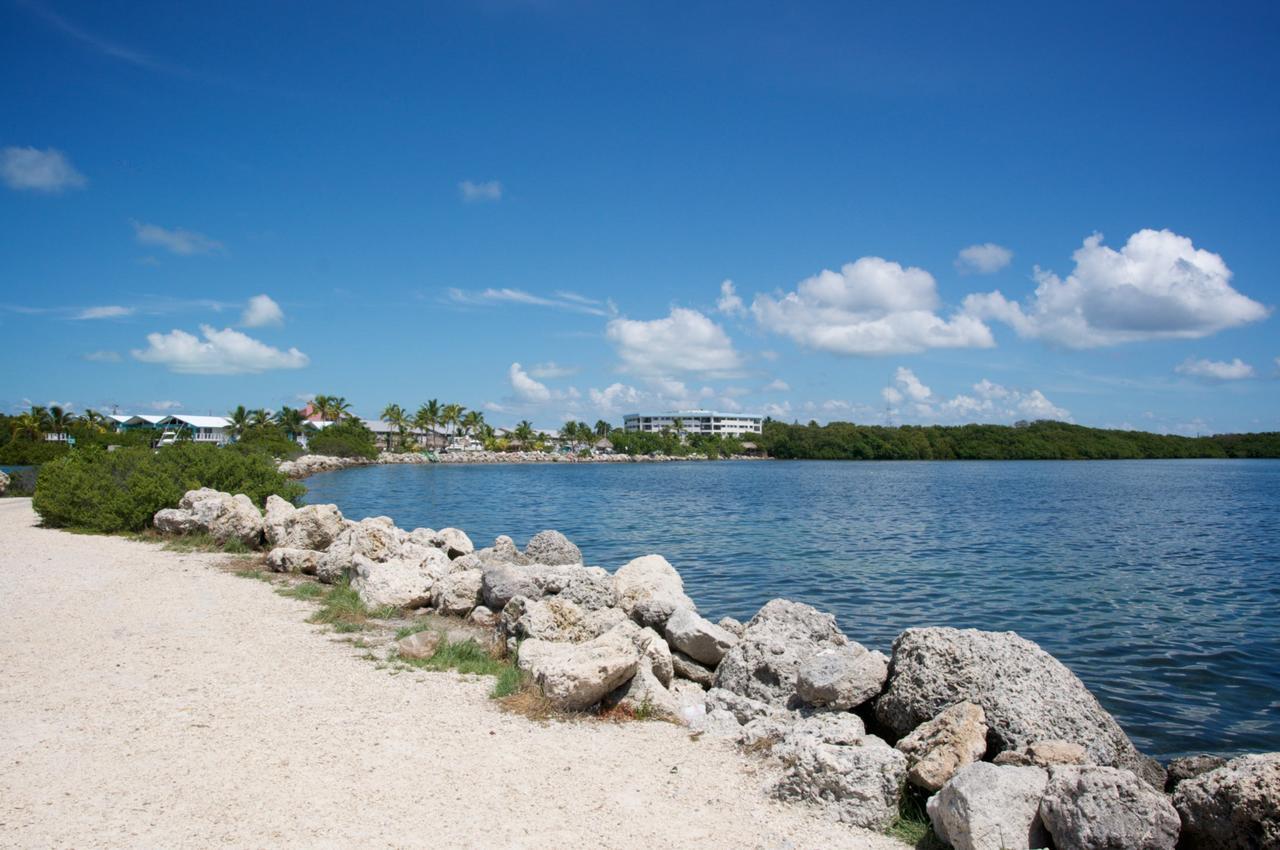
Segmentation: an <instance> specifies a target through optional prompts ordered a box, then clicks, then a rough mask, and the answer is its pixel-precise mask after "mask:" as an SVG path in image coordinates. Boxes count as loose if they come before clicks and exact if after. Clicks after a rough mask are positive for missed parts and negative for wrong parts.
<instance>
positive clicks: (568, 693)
mask: <svg viewBox="0 0 1280 850" xmlns="http://www.w3.org/2000/svg"><path fill="white" fill-rule="evenodd" d="M517 663H518V665H519V667H520V669H521V670H523V671H524V672H526V673H527V674H529V676H530V677H531V678H532V679H533V681H534V682H535V683H536V684H537V685H538V687H539V688H541V689H542V693H543V694H544V695H545V696H546V697H547V699H548V700H549V701H550V702H551V703H552V704H553V705H555V706H556V707H558V708H562V709H565V710H569V711H577V710H583V709H586V708H590V707H591V706H593V705H595V704H596V703H598V702H600V700H601V699H603V698H604V697H605V696H606V695H608V694H609V693H610V692H611V691H613V690H615V689H617V688H618V686H619V685H622V684H623V683H624V682H626V681H627V680H629V679H631V678H632V677H633V676H635V674H636V671H637V670H638V669H639V667H640V652H639V650H637V649H636V647H635V644H634V643H633V642H632V641H631V639H630V638H629V637H628V636H626V635H624V634H620V633H618V632H614V631H609V632H606V633H605V634H603V635H601V636H600V637H597V638H595V639H593V640H590V641H587V642H586V643H557V642H554V641H546V640H540V639H538V638H533V639H531V640H526V641H525V642H524V643H522V644H520V650H519V657H518V659H517Z"/></svg>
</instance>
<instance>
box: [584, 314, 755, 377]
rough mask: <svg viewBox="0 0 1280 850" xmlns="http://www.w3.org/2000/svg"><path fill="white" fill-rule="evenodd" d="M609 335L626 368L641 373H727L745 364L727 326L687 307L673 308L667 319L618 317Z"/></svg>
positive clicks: (606, 329)
mask: <svg viewBox="0 0 1280 850" xmlns="http://www.w3.org/2000/svg"><path fill="white" fill-rule="evenodd" d="M605 336H606V337H607V338H608V339H609V341H610V342H612V343H613V344H614V346H615V347H616V348H617V351H618V356H619V357H620V358H622V364H623V367H624V368H625V369H627V370H629V371H631V372H634V373H636V374H639V375H648V376H655V377H656V376H665V375H671V374H675V373H680V372H695V373H702V374H708V375H717V374H720V375H727V374H731V373H733V372H734V371H736V370H737V369H738V367H739V366H740V365H741V358H740V357H739V356H738V352H737V351H735V350H734V348H733V342H732V341H730V339H729V335H728V334H726V333H725V332H724V328H722V327H720V326H719V325H717V324H716V323H715V322H713V321H711V319H709V318H707V317H706V316H705V315H703V314H702V313H700V312H698V311H697V310H690V309H688V308H685V307H673V308H671V313H670V315H668V316H667V317H666V318H665V319H654V320H653V321H649V322H644V321H638V320H635V319H614V320H612V321H611V322H609V324H608V326H607V327H606V328H605Z"/></svg>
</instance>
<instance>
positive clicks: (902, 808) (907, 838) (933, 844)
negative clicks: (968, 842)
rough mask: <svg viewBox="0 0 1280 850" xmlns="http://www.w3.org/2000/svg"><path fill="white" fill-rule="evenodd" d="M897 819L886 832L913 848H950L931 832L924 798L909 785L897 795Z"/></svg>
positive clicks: (943, 849)
mask: <svg viewBox="0 0 1280 850" xmlns="http://www.w3.org/2000/svg"><path fill="white" fill-rule="evenodd" d="M899 801H900V802H899V803H898V819H897V820H895V821H894V822H893V825H892V826H890V827H889V828H888V829H887V830H885V832H886V833H888V835H889V836H890V837H891V838H896V839H898V840H899V841H902V842H905V843H906V844H909V845H910V846H911V847H913V848H915V850H951V845H950V844H947V843H945V842H943V841H942V839H940V838H938V836H936V835H934V833H933V825H932V824H931V823H930V822H929V815H928V813H927V812H925V808H924V798H923V797H922V796H921V795H920V794H919V793H918V792H917V791H916V790H915V789H914V788H912V787H911V786H909V785H904V786H903V788H902V793H901V795H900V796H899Z"/></svg>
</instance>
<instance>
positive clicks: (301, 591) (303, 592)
mask: <svg viewBox="0 0 1280 850" xmlns="http://www.w3.org/2000/svg"><path fill="white" fill-rule="evenodd" d="M326 592H327V591H326V590H325V586H324V585H322V584H320V583H319V582H315V581H304V582H302V583H300V584H295V585H293V586H292V587H282V588H280V589H278V590H277V591H276V593H278V594H280V595H281V596H288V597H289V598H290V599H303V600H310V599H319V598H320V597H321V596H324V595H325V593H326Z"/></svg>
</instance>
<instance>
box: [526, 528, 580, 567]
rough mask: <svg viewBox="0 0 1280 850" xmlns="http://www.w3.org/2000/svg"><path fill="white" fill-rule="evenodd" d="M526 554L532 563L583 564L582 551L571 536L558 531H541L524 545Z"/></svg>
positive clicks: (555, 564)
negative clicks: (572, 540)
mask: <svg viewBox="0 0 1280 850" xmlns="http://www.w3.org/2000/svg"><path fill="white" fill-rule="evenodd" d="M524 556H525V557H526V558H528V559H529V562H530V563H534V564H547V565H548V566H565V565H568V564H581V563H582V552H581V550H579V549H578V547H577V546H575V545H574V544H573V543H572V542H571V541H570V540H569V538H567V537H565V536H564V535H563V534H561V533H560V532H558V531H553V530H547V531H539V532H538V533H537V534H535V535H534V536H533V539H532V540H530V541H529V544H528V545H527V546H525V547H524Z"/></svg>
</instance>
